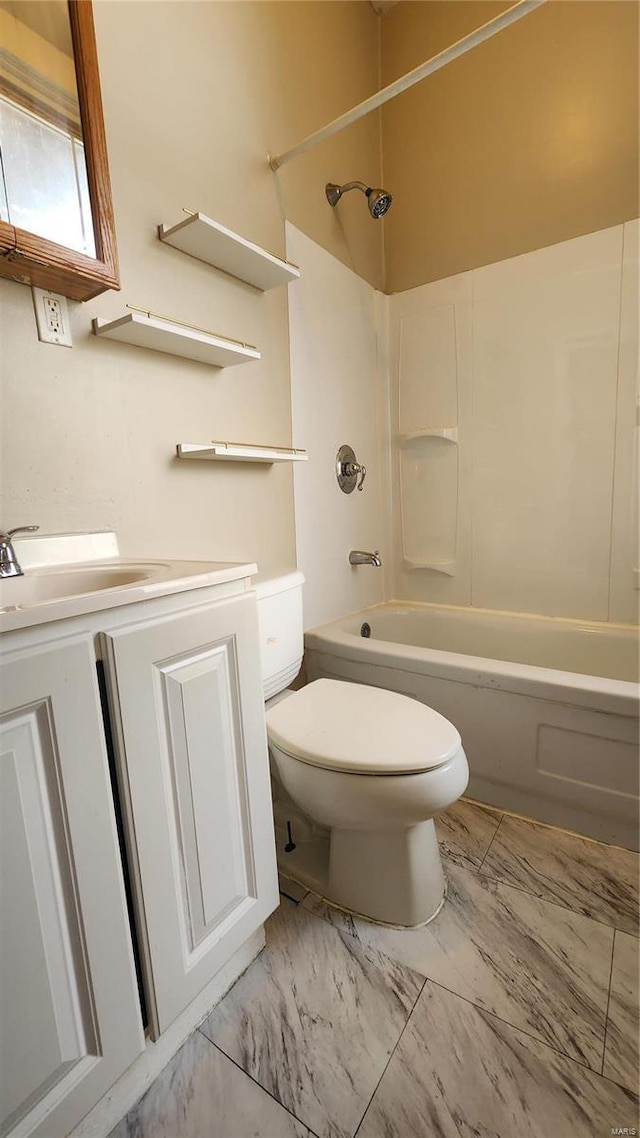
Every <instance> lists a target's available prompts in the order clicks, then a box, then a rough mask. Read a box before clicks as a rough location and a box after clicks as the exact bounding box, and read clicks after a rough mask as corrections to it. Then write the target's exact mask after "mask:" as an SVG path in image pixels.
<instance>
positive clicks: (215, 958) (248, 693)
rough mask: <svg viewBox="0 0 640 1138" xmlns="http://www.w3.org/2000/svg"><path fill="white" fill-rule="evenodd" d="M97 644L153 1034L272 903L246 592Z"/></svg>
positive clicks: (257, 683)
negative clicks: (101, 647)
mask: <svg viewBox="0 0 640 1138" xmlns="http://www.w3.org/2000/svg"><path fill="white" fill-rule="evenodd" d="M104 641H105V647H106V657H107V671H108V677H109V688H110V698H111V700H112V714H113V719H114V728H115V735H116V739H117V742H118V751H119V769H120V778H121V797H122V798H123V800H124V802H125V803H126V808H125V814H126V822H127V832H128V841H129V847H130V857H131V863H132V867H133V877H134V885H135V888H136V893H137V911H138V916H139V920H140V927H139V939H140V941H141V943H142V950H143V957H144V967H145V981H146V990H147V991H146V994H147V997H148V1010H149V1016H150V1020H151V1028H152V1032H153V1033H154V1034H155V1035H157V1034H158V1033H159V1032H161V1031H163V1030H164V1028H165V1027H167V1025H168V1024H169V1023H171V1021H172V1020H173V1019H175V1017H176V1016H177V1015H178V1014H179V1012H181V1011H182V1009H183V1008H185V1007H186V1006H187V1004H188V1003H189V1002H190V1001H191V1000H192V999H193V998H194V997H195V996H196V995H197V994H198V992H199V991H200V990H201V989H202V988H203V987H204V986H205V984H206V983H207V982H208V981H209V980H210V979H211V978H212V977H213V976H214V975H215V973H216V972H217V971H218V970H219V969H220V968H221V967H222V965H223V964H225V963H226V961H227V960H228V959H229V958H230V957H231V956H232V955H233V953H234V952H235V951H236V950H237V949H238V948H240V947H241V945H242V944H243V943H244V941H245V940H246V939H247V938H248V937H249V936H250V935H251V933H252V932H254V931H255V930H256V929H257V928H258V927H259V926H260V925H261V924H262V923H263V922H264V920H265V918H266V917H267V916H268V914H269V913H270V912H272V911H273V909H275V907H276V905H277V903H278V891H277V873H276V864H275V848H274V836H273V818H272V812H271V794H270V786H269V770H268V758H267V746H266V734H265V726H264V701H263V695H262V678H261V671H260V648H259V638H258V627H257V609H256V604H255V599H254V597H253V595H251V596H248V595H246V594H243V595H242V596H240V597H237V598H232V599H231V600H225V601H221V602H218V603H217V604H216V603H214V604H212V603H208V604H206V605H203V606H202V607H200V606H199V607H198V608H196V609H190V610H189V611H188V612H187V613H179V614H177V615H172V616H163V617H159V618H157V619H154V620H150V621H144V622H141V623H139V624H135V625H128V626H127V627H125V628H123V629H120V630H118V631H114V632H112V633H109V634H108V635H105V637H104Z"/></svg>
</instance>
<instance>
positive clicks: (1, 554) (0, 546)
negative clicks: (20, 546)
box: [0, 526, 40, 577]
mask: <svg viewBox="0 0 640 1138" xmlns="http://www.w3.org/2000/svg"><path fill="white" fill-rule="evenodd" d="M38 529H40V526H14V528H13V529H10V530H7V532H6V533H5V532H4V530H0V577H22V569H21V567H20V564H19V562H18V558H17V557H16V551H15V549H14V548H13V545H12V544H11V539H12V537H13V536H14V534H16V533H34V532H35V531H36V530H38Z"/></svg>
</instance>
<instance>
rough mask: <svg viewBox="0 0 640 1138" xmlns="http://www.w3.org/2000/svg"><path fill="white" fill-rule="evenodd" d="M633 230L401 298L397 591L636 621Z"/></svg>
mask: <svg viewBox="0 0 640 1138" xmlns="http://www.w3.org/2000/svg"><path fill="white" fill-rule="evenodd" d="M639 230H640V226H639V223H638V222H630V223H628V224H626V225H625V226H616V227H614V228H612V229H607V230H602V231H600V232H598V233H592V234H589V235H588V236H586V237H579V238H576V239H574V240H571V241H566V242H562V243H561V244H559V245H554V246H551V247H549V248H546V249H541V250H537V251H536V252H534V253H528V254H525V255H523V256H521V257H516V258H512V259H510V260H507V261H503V262H500V263H498V264H495V265H488V266H486V267H484V268H481V269H476V270H473V271H472V272H469V273H463V274H461V275H460V276H458V277H451V278H449V279H447V280H443V281H438V282H435V283H433V284H429V285H425V286H421V287H420V288H417V289H412V290H410V291H408V292H405V293H400V294H397V295H395V296H393V297H391V298H390V300H389V312H390V341H391V357H392V360H393V361H394V362H393V366H392V392H393V396H392V424H393V430H394V432H395V434H396V436H397V434H398V433H407V432H408V431H410V430H412V429H417V428H420V427H423V428H424V427H451V426H456V425H457V426H458V428H459V445H458V447H457V448H456V447H455V445H454V444H451V443H447V442H444V441H442V440H439V439H420V440H413V441H412V442H409V443H407V442H404V443H403V444H401V445H397V441H396V445H395V446H394V534H395V541H394V548H395V551H396V560H395V573H394V578H393V583H392V586H391V591H392V593H393V594H394V595H396V596H399V597H407V598H412V599H419V600H425V601H436V602H444V603H453V604H463V605H469V604H472V605H475V606H478V607H485V608H494V609H511V610H515V611H525V612H539V613H547V614H550V615H555V616H565V617H585V618H591V619H594V620H604V621H606V620H613V621H633V620H636V619H637V601H638V593H637V591H636V590H635V589H634V584H636V580H635V579H634V572H633V570H634V568H636V567H637V552H636V551H637V479H636V480H635V481H634V478H635V474H634V458H633V455H634V446H637V438H636V436H637V430H636V429H635V428H634V424H635V421H636V410H635V403H636V398H637V395H636V383H637V367H638V348H637V342H638V329H637V321H638V315H637V313H638V305H637V265H638V234H639ZM634 438H635V442H634ZM634 502H635V503H636V507H635V511H634ZM403 541H404V550H403ZM420 559H422V560H423V561H424V562H429V561H431V562H432V563H433V562H436V563H437V562H441V563H443V564H441V565H440V568H441V570H444V572H443V571H440V572H437V571H435V570H434V569H427V568H413V569H411V568H410V567H409V565H408V562H409V561H411V560H413V562H414V563H415V561H416V560H420Z"/></svg>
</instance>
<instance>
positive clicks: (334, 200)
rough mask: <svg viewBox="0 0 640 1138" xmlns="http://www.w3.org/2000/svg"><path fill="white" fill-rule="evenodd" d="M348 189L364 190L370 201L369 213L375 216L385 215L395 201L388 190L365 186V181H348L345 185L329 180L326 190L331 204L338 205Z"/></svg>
mask: <svg viewBox="0 0 640 1138" xmlns="http://www.w3.org/2000/svg"><path fill="white" fill-rule="evenodd" d="M348 190H362V192H363V194H365V195H366V198H367V201H368V203H369V213H370V214H371V216H372V217H375V218H377V217H384V215H385V213H386V212H387V210H388V209H389V206H390V205H391V202H392V201H393V197H392V195H391V194H390V193H389V191H388V190H374V189H372V188H371V186H365V184H364V182H346V183H345V185H344V186H336V185H335V184H334V183H333V182H327V185H326V186H325V188H324V192H325V194H326V195H327V201H328V202H329V205H331V206H336V205H337V204H338V202H339V201H340V198H341V197H342V195H343V194H345V193H347V191H348Z"/></svg>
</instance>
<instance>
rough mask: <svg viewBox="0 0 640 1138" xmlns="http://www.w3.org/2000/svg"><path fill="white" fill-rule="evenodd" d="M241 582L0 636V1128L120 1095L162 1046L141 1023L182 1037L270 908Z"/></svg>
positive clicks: (60, 1127) (65, 1129)
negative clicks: (120, 1087) (120, 1084)
mask: <svg viewBox="0 0 640 1138" xmlns="http://www.w3.org/2000/svg"><path fill="white" fill-rule="evenodd" d="M249 570H250V571H251V570H253V571H255V567H254V566H253V567H249ZM248 588H249V583H248V580H247V579H246V578H244V579H240V580H234V581H232V582H231V583H225V584H222V585H220V586H215V587H204V588H192V589H191V590H188V591H186V592H184V593H179V594H175V595H168V596H160V597H155V598H153V599H149V600H145V601H140V602H137V603H131V604H126V605H123V606H122V607H118V608H111V609H108V610H105V611H98V612H91V613H87V614H84V615H81V616H75V617H72V618H69V619H64V620H57V621H55V622H53V623H49V624H43V625H41V626H40V627H32V628H24V629H22V630H16V631H11V632H7V633H6V634H5V635H4V636H3V638H2V658H1V663H0V699H1V704H0V730H1V734H2V744H3V745H2V753H1V757H2V762H1V763H0V775H1V780H2V787H1V794H2V830H1V833H2V863H1V864H2V913H1V922H0V937H1V943H0V1001H1V1003H0V1022H1V1032H0V1034H1V1039H2V1050H1V1053H0V1105H1V1116H0V1134H2V1135H5V1136H7V1138H64V1136H65V1135H67V1134H68V1133H69V1132H70V1131H71V1130H73V1128H74V1127H75V1126H77V1124H78V1123H79V1122H80V1120H81V1119H83V1117H84V1116H85V1114H87V1112H89V1111H90V1110H91V1109H92V1107H94V1106H95V1105H96V1104H97V1103H98V1100H100V1099H101V1098H102V1097H103V1096H104V1095H105V1092H106V1091H107V1090H108V1089H109V1088H110V1087H111V1088H112V1090H111V1091H110V1094H109V1096H108V1098H109V1099H111V1098H113V1094H114V1090H115V1088H113V1087H112V1084H114V1083H115V1082H116V1081H117V1080H119V1078H120V1076H121V1075H123V1073H124V1072H125V1071H126V1075H125V1076H124V1080H123V1081H124V1082H125V1083H126V1082H127V1080H129V1081H130V1085H131V1086H133V1085H134V1081H135V1076H134V1081H133V1082H132V1081H131V1077H132V1071H135V1070H136V1060H138V1061H139V1062H138V1066H140V1065H141V1064H142V1065H143V1066H144V1065H146V1066H145V1070H150V1069H151V1066H150V1064H152V1063H153V1062H155V1059H154V1058H153V1055H154V1054H155V1051H156V1049H157V1048H160V1049H162V1047H164V1048H165V1051H166V1042H165V1043H164V1044H163V1043H162V1042H159V1043H157V1044H156V1043H152V1042H150V1041H149V1037H151V1039H152V1040H161V1039H162V1038H163V1039H164V1040H165V1041H166V1039H167V1038H173V1037H174V1036H175V1038H176V1042H175V1045H174V1049H175V1048H177V1046H179V1044H180V1042H181V1040H182V1039H183V1038H184V1035H185V1034H188V1032H189V1031H190V1030H192V1029H193V1027H195V1026H196V1023H197V1022H198V1018H201V1017H202V1014H204V1011H205V1010H207V1009H205V1008H203V1009H201V1010H200V1011H199V1012H198V1011H197V1008H199V1002H198V1000H196V997H199V1000H200V1002H201V1001H202V998H203V995H204V993H203V989H205V988H207V986H209V987H211V988H216V986H217V980H214V978H215V977H216V976H217V974H218V973H220V970H221V969H223V968H224V967H225V966H226V967H227V969H231V970H232V969H233V967H234V964H233V958H234V954H236V953H237V952H238V950H240V949H242V952H240V953H239V956H238V960H240V959H241V958H242V959H244V957H243V953H245V954H246V947H243V946H245V945H246V942H247V941H249V939H250V938H251V937H252V934H256V933H257V930H259V929H260V927H261V926H262V925H263V923H264V921H265V919H266V917H267V916H268V915H269V913H271V912H272V911H273V909H275V908H276V907H277V904H278V890H277V872H276V861H275V845H274V835H273V820H272V812H271V795H270V786H269V769H268V758H267V745H266V732H265V721H264V697H263V690H262V675H261V667H260V650H259V635H258V623H257V607H256V600H255V593H253V592H251V591H248ZM99 670H100V671H102V670H103V671H104V677H105V684H104V685H102V687H103V689H104V691H106V694H107V698H106V701H105V700H104V699H103V700H102V701H101V691H100V687H99V684H98V671H99ZM104 691H103V692H102V695H103V696H104ZM105 702H106V706H103V704H105ZM105 714H106V715H107V718H108V723H109V727H110V730H109V731H107V732H106V733H105V719H104V716H105ZM107 739H108V746H107ZM109 756H111V759H112V762H111V771H110V768H109ZM116 783H117V787H118V794H117V795H116V799H117V803H116V802H114V795H113V789H112V787H113V785H115V784H116ZM118 813H119V816H120V818H119V820H120V821H121V831H122V833H123V834H124V839H125V846H126V866H127V873H128V877H129V882H130V886H131V894H132V901H133V903H132V909H133V911H134V914H135V924H136V934H137V935H136V939H137V943H138V948H139V953H138V957H139V959H138V965H139V972H140V977H141V983H142V987H143V989H144V996H145V1005H146V1012H147V1017H148V1020H147V1023H146V1025H144V1026H143V1020H142V1012H141V1007H140V998H139V994H138V992H139V990H138V981H137V977H136V966H135V957H134V950H133V942H132V935H131V926H130V923H129V916H128V911H127V901H126V895H125V884H124V877H123V872H122V852H121V849H120V844H119V840H118V830H117V821H118V818H117V814H118ZM247 962H248V961H245V963H244V964H243V965H242V967H246V963H247ZM210 982H212V983H211V984H210ZM200 993H202V995H200V996H199V994H200ZM219 995H220V993H218V995H217V997H216V996H214V997H212V1000H214V999H215V998H219ZM194 1000H196V1003H195V1004H194V1005H193V1022H192V1023H191V1020H190V1017H191V1015H192V1009H191V1008H189V1005H191V1004H192V1001H194ZM207 1007H208V1005H207ZM176 1017H180V1022H181V1023H182V1024H183V1027H180V1029H179V1031H183V1029H184V1033H183V1035H182V1036H181V1037H180V1038H178V1035H179V1032H178V1034H176V1031H175V1023H174V1021H175V1020H176ZM187 1020H189V1024H188V1025H187V1027H186V1028H184V1024H185V1023H186V1021H187ZM171 1024H174V1027H173V1028H172V1031H171V1032H169V1033H168V1035H165V1036H163V1034H162V1033H164V1032H165V1030H166V1029H167V1028H168V1027H169V1026H170V1025H171ZM145 1026H146V1034H145ZM169 1057H170V1054H169V1055H168V1056H166V1057H165V1059H164V1062H166V1061H167V1058H169ZM132 1065H133V1066H132ZM158 1069H159V1068H158ZM132 1093H133V1092H132ZM104 1101H105V1102H106V1101H107V1100H106V1099H105V1100H104ZM102 1105H103V1104H101V1106H100V1107H99V1108H98V1109H101V1108H102ZM112 1124H113V1123H112ZM109 1129H111V1126H109V1128H108V1129H107V1130H105V1133H107V1132H108V1130H109ZM94 1132H95V1131H94V1130H93V1129H92V1130H91V1133H94Z"/></svg>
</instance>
